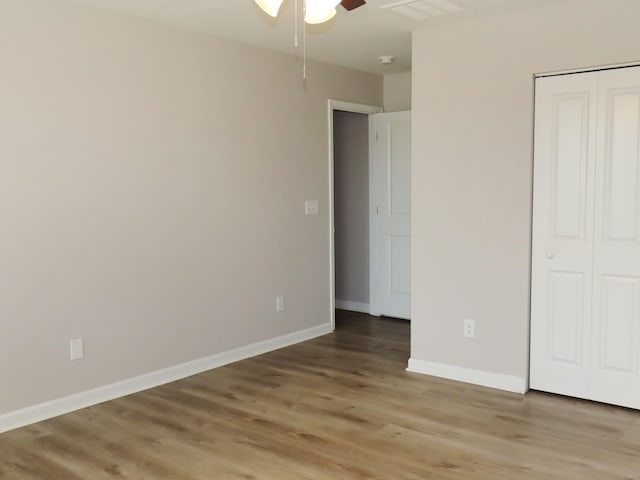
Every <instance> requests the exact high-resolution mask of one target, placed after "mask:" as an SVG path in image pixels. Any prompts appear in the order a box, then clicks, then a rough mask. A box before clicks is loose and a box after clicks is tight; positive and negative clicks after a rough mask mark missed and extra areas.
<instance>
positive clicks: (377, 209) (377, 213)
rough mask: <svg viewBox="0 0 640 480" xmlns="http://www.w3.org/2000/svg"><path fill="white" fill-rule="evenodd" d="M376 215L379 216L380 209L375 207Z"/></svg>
mask: <svg viewBox="0 0 640 480" xmlns="http://www.w3.org/2000/svg"><path fill="white" fill-rule="evenodd" d="M376 215H380V207H379V206H377V205H376Z"/></svg>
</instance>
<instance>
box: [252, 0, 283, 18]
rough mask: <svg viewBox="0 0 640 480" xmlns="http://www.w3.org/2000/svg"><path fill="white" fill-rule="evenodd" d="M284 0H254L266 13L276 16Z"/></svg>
mask: <svg viewBox="0 0 640 480" xmlns="http://www.w3.org/2000/svg"><path fill="white" fill-rule="evenodd" d="M283 1H284V0H255V2H256V4H258V6H259V7H260V8H261V9H262V10H263V11H264V13H266V14H267V15H271V16H272V17H277V16H278V12H279V11H280V7H281V6H282V2H283Z"/></svg>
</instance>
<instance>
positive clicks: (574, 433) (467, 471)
mask: <svg viewBox="0 0 640 480" xmlns="http://www.w3.org/2000/svg"><path fill="white" fill-rule="evenodd" d="M336 322H337V330H336V332H335V333H333V334H330V335H326V336H324V337H320V338H317V339H314V340H312V341H309V342H305V343H302V344H298V345H293V346H291V347H288V348H285V349H281V350H278V351H275V352H271V353H268V354H265V355H261V356H259V357H255V358H252V359H248V360H244V361H241V362H237V363H234V364H232V365H228V366H225V367H221V368H218V369H215V370H211V371H208V372H204V373H202V374H200V375H195V376H193V377H189V378H186V379H184V380H181V381H178V382H174V383H170V384H167V385H163V386H160V387H157V388H154V389H151V390H148V391H145V392H141V393H138V394H135V395H130V396H127V397H123V398H120V399H117V400H113V401H111V402H107V403H104V404H101V405H96V406H94V407H90V408H87V409H84V410H80V411H77V412H73V413H71V414H68V415H64V416H61V417H58V418H55V419H51V420H48V421H45V422H41V423H39V424H35V425H31V426H29V427H25V428H23V429H19V430H15V431H12V432H7V433H5V434H3V435H0V479H2V480H5V479H6V480H14V479H24V480H34V479H47V480H50V479H64V480H76V479H91V480H108V479H123V478H124V479H172V480H173V479H178V480H204V479H207V480H209V479H225V480H227V479H230V480H240V479H245V480H246V479H254V480H324V479H327V480H330V479H331V480H335V479H345V480H352V479H378V480H424V479H434V480H436V479H437V480H457V479H464V480H538V479H540V480H543V479H544V480H549V479H551V480H554V479H562V480H640V412H637V411H632V410H627V409H623V408H618V407H613V406H609V405H602V404H597V403H592V402H586V401H582V400H576V399H571V398H563V397H560V396H556V395H547V394H543V393H538V392H530V393H529V394H527V395H525V396H521V395H516V394H511V393H507V392H500V391H496V390H492V389H488V388H483V387H477V386H473V385H468V384H463V383H458V382H452V381H448V380H443V379H438V378H434V377H429V376H424V375H417V374H413V373H408V372H406V371H405V368H406V362H407V359H408V357H409V323H408V322H406V321H404V320H394V319H386V318H374V317H369V316H367V315H363V314H355V313H347V312H342V311H338V312H337V316H336Z"/></svg>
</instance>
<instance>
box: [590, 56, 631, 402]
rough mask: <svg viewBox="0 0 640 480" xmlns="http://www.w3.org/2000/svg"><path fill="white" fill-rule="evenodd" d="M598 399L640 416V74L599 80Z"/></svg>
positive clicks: (621, 72) (616, 73)
mask: <svg viewBox="0 0 640 480" xmlns="http://www.w3.org/2000/svg"><path fill="white" fill-rule="evenodd" d="M598 112H599V113H598V116H599V121H598V161H597V162H596V181H597V188H596V201H595V205H596V210H595V235H594V236H595V239H594V240H595V248H594V254H593V278H594V282H593V288H594V297H593V333H592V342H591V348H592V358H593V360H592V362H593V364H592V370H593V375H592V396H591V398H593V399H594V400H599V401H603V402H607V403H615V404H618V405H625V406H627V407H632V408H640V147H639V145H640V144H639V142H640V68H638V67H636V68H623V69H618V70H610V71H607V72H603V73H601V74H600V75H599V85H598Z"/></svg>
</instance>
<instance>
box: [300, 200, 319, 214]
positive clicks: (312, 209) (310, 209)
mask: <svg viewBox="0 0 640 480" xmlns="http://www.w3.org/2000/svg"><path fill="white" fill-rule="evenodd" d="M318 213H320V202H319V201H318V200H307V201H306V202H304V214H305V215H318Z"/></svg>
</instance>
